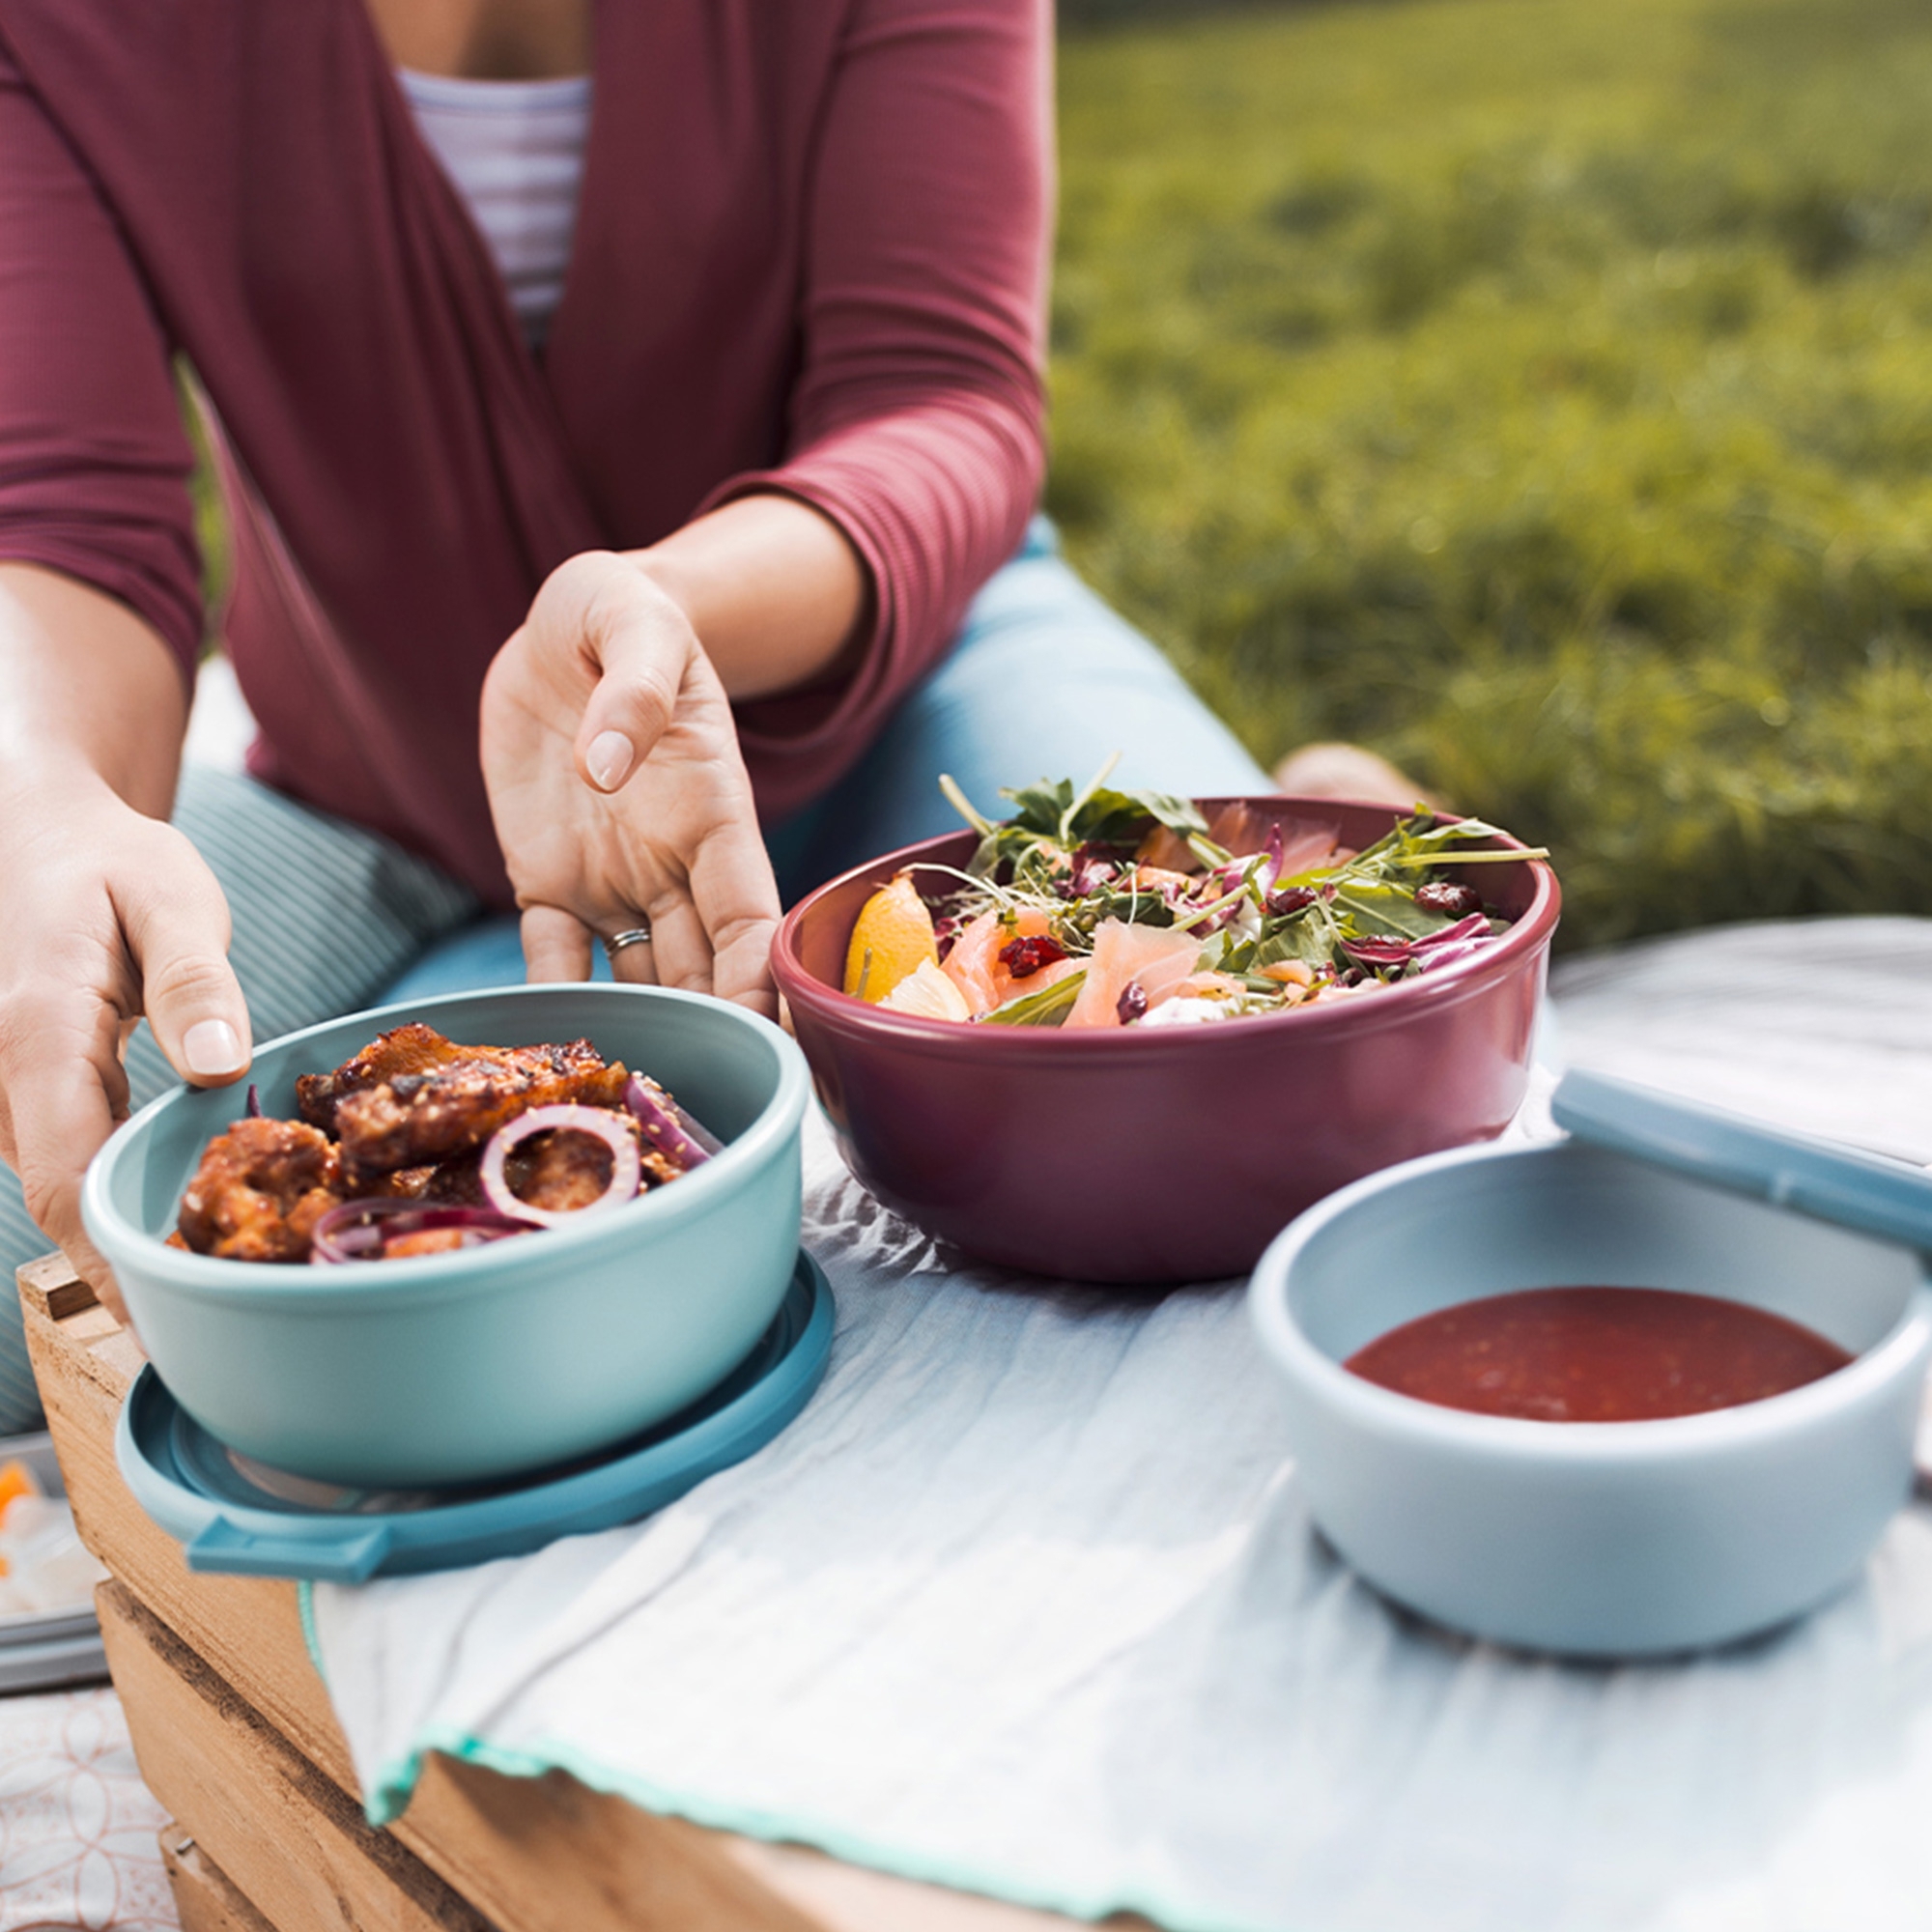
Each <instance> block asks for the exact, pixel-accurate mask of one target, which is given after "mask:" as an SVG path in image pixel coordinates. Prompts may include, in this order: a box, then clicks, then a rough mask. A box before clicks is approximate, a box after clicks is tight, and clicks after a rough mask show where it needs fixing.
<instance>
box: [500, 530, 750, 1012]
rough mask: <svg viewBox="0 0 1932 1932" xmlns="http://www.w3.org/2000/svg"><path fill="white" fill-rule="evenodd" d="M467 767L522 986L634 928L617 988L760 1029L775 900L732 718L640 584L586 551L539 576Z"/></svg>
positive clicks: (709, 671) (554, 975) (619, 565)
mask: <svg viewBox="0 0 1932 1932" xmlns="http://www.w3.org/2000/svg"><path fill="white" fill-rule="evenodd" d="M482 753H483V777H484V781H485V782H486V783H487V785H488V786H489V791H490V810H491V814H492V816H493V817H494V818H495V820H496V824H497V838H498V840H499V841H500V842H501V844H502V848H503V857H504V861H505V863H506V864H507V866H508V867H509V873H510V883H511V885H512V886H513V887H514V888H515V890H516V895H517V903H518V905H519V906H521V907H522V908H523V914H524V956H525V959H526V963H527V965H528V969H529V976H530V978H531V979H532V980H582V979H586V978H588V976H589V971H590V948H591V944H592V941H593V938H605V939H609V938H612V937H614V936H615V935H616V934H617V933H619V932H623V931H626V930H628V929H631V928H634V927H637V926H639V925H643V924H646V923H647V924H648V925H649V927H650V931H651V935H652V939H651V944H650V945H648V946H627V947H625V948H624V949H623V950H622V951H621V952H618V953H617V954H616V957H615V961H614V968H615V971H616V973H617V976H618V977H619V978H620V979H624V980H658V981H661V982H662V983H663V984H665V985H668V986H688V987H692V988H695V989H696V990H698V991H701V992H716V993H718V994H719V995H720V996H722V997H723V998H725V999H728V1000H737V1001H740V1002H742V1003H743V1004H744V1005H746V1006H750V1007H754V1008H756V1009H758V1010H759V1011H760V1012H763V1013H765V1014H767V1015H770V1016H774V1017H775V1016H776V1014H777V1011H778V996H777V993H776V991H775V990H774V988H773V985H772V981H771V974H770V968H769V963H768V955H769V953H770V950H771V941H772V933H773V930H774V928H775V927H776V926H777V923H778V917H779V896H778V887H777V885H776V884H775V882H774V880H773V877H772V868H771V863H770V861H769V860H768V859H767V858H766V856H765V848H764V841H763V839H762V838H760V837H759V834H758V823H757V815H756V812H755V811H754V810H753V802H752V785H751V781H750V780H749V779H748V778H747V777H746V774H745V761H744V759H743V757H742V756H741V755H740V753H739V751H738V737H737V731H736V728H735V726H734V725H733V723H732V718H731V707H730V705H729V703H728V702H727V700H726V698H725V688H724V686H723V685H722V684H721V683H720V681H719V678H718V674H717V672H716V671H715V670H714V669H713V668H712V666H711V662H710V660H709V659H708V658H707V657H706V656H705V653H704V650H703V647H702V646H701V645H700V644H699V642H698V639H697V634H696V631H695V630H694V629H693V628H692V625H691V621H690V619H689V618H688V617H687V616H686V614H685V611H684V609H683V607H682V606H681V605H680V604H679V603H678V602H677V601H676V600H675V599H674V598H672V597H671V596H670V595H669V594H668V592H666V591H665V590H663V589H661V588H660V587H659V586H658V584H657V583H656V582H653V581H652V579H651V578H650V577H649V576H648V575H647V574H646V573H645V571H643V570H642V569H640V568H639V566H638V565H637V564H635V563H632V562H629V561H627V560H626V559H625V558H623V557H620V556H617V555H614V554H611V553H609V552H594V551H593V552H586V553H585V554H582V555H581V556H575V557H572V558H571V560H570V561H569V562H568V563H566V564H563V565H562V566H560V567H559V568H558V569H557V570H555V571H554V572H553V573H552V575H551V577H550V578H549V580H548V581H547V582H545V584H544V586H543V588H542V589H541V590H540V591H539V592H538V593H537V599H536V602H535V603H534V604H533V605H531V607H530V614H529V616H528V617H527V618H526V620H525V622H524V626H523V628H522V629H521V630H520V631H518V632H517V633H516V635H515V636H514V637H512V638H511V639H510V640H509V642H508V643H506V644H505V645H504V646H503V648H502V649H501V650H500V651H499V652H498V653H497V659H496V662H495V663H494V664H493V665H492V666H491V668H490V674H489V677H488V678H487V679H486V680H485V682H484V686H483V716H482Z"/></svg>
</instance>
